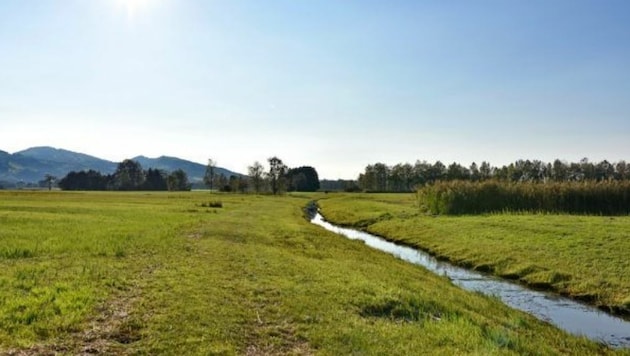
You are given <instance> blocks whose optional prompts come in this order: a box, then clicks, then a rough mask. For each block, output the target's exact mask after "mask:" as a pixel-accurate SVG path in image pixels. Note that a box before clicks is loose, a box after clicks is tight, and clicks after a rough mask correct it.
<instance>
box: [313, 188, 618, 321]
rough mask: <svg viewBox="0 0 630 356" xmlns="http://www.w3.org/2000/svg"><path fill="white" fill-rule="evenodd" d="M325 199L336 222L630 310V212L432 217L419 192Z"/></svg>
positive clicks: (472, 265)
mask: <svg viewBox="0 0 630 356" xmlns="http://www.w3.org/2000/svg"><path fill="white" fill-rule="evenodd" d="M319 203H320V206H321V207H322V210H323V213H324V215H325V216H326V218H327V219H329V220H331V221H334V222H336V223H339V224H342V225H348V226H355V227H358V228H361V229H365V230H368V231H370V232H372V233H375V234H377V235H381V236H384V237H386V238H387V239H389V240H393V241H397V242H401V243H404V244H407V245H410V246H414V247H418V248H420V249H423V250H426V251H428V252H430V253H432V254H434V255H436V256H438V257H440V258H443V259H447V260H450V261H451V262H454V263H456V264H459V265H463V266H467V267H470V268H475V269H478V270H482V271H487V272H492V273H495V274H497V275H499V276H502V277H505V278H510V279H518V280H520V281H522V282H523V283H525V284H528V285H530V286H533V287H535V288H540V289H546V290H553V291H556V292H558V293H561V294H564V295H568V296H571V297H573V298H575V299H579V300H583V301H586V302H589V303H591V304H593V305H597V306H599V307H601V308H603V309H607V310H610V311H613V312H615V313H620V314H630V259H628V251H630V216H627V215H626V216H588V215H568V214H541V213H538V214H535V213H496V214H480V215H460V216H446V215H427V214H423V213H420V209H419V207H418V200H416V196H415V195H414V194H356V195H348V194H346V195H343V194H339V195H331V197H330V198H329V199H322V200H320V201H319Z"/></svg>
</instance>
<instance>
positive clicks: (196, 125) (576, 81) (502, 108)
mask: <svg viewBox="0 0 630 356" xmlns="http://www.w3.org/2000/svg"><path fill="white" fill-rule="evenodd" d="M628 14H630V3H628V2H627V1H620V0H610V1H594V0H593V1H584V0H577V1H573V0H571V1H569V0H560V1H551V2H550V1H542V0H534V1H502V0H501V1H499V0H489V1H474V2H473V1H450V2H444V1H388V2H382V1H310V2H307V1H290V0H286V1H201V0H185V1H177V0H90V1H80V0H67V1H57V0H37V1H21V0H3V1H2V2H0V150H3V151H8V152H10V153H13V152H16V151H19V150H23V149H26V148H28V147H32V146H53V147H57V148H64V149H68V150H72V151H77V152H82V153H86V154H90V155H93V156H97V157H100V158H104V159H109V160H113V161H120V160H122V159H124V158H130V157H134V156H137V155H145V156H149V157H157V156H160V155H168V156H176V157H180V158H183V159H188V160H192V161H195V162H199V163H202V164H203V163H205V162H206V161H207V159H208V158H212V159H214V160H215V161H216V162H217V163H218V165H219V166H221V167H225V168H227V169H230V170H233V171H236V172H242V173H246V172H247V166H249V165H251V164H252V163H253V162H254V161H260V162H265V163H266V159H267V158H268V157H271V156H274V155H276V156H278V157H280V158H281V159H282V160H283V161H284V162H285V163H286V164H287V165H289V166H302V165H309V166H313V167H315V168H316V169H317V171H318V172H319V176H320V178H328V179H337V178H346V179H356V178H357V176H358V174H359V173H360V172H362V171H363V168H364V167H365V166H366V165H367V164H370V163H374V162H379V161H380V162H384V163H387V164H396V163H399V162H410V163H413V162H415V161H416V160H417V159H419V160H427V161H431V162H433V161H436V160H441V161H442V162H445V163H450V162H453V161H456V162H459V163H461V164H463V165H469V164H470V163H471V162H473V161H474V162H478V163H479V162H481V161H484V160H485V161H489V162H491V163H492V164H495V165H500V164H505V163H509V162H512V161H514V160H517V159H540V160H543V161H546V162H549V161H552V160H553V159H555V158H560V159H565V160H569V161H578V160H580V159H581V158H583V157H588V158H589V159H591V160H593V161H598V160H602V159H608V160H610V161H617V160H621V159H625V160H630V144H629V143H628V142H629V140H628V139H629V137H630V66H629V65H628V63H630V21H628Z"/></svg>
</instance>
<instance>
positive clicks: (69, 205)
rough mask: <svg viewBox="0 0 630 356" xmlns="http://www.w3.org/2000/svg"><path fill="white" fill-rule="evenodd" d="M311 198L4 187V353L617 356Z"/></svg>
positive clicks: (0, 271) (0, 339) (331, 203)
mask: <svg viewBox="0 0 630 356" xmlns="http://www.w3.org/2000/svg"><path fill="white" fill-rule="evenodd" d="M318 197H323V195H321V196H318ZM400 197H402V196H400ZM311 198H312V197H309V196H307V195H299V196H283V197H268V196H264V197H263V196H253V195H249V196H241V195H219V194H209V193H206V192H203V193H202V192H187V193H179V194H174V193H68V192H52V193H49V192H0V354H11V353H22V354H41V353H60V354H77V353H96V352H99V353H105V354H182V355H208V354H251V355H264V354H329V355H338V354H366V355H369V354H388V355H389V354H427V353H429V354H435V353H439V354H483V355H487V354H558V353H574V354H606V353H615V352H620V351H613V350H609V349H607V348H605V347H602V346H601V345H598V344H595V343H593V342H590V341H588V340H585V339H582V338H576V337H573V336H570V335H567V334H566V333H564V332H562V331H560V330H557V329H556V328H554V327H551V326H550V325H548V324H545V323H543V322H540V321H538V320H536V319H534V318H533V317H531V316H529V315H526V314H524V313H521V312H518V311H514V310H511V309H509V308H507V307H506V306H504V305H503V304H501V303H500V302H499V301H497V300H496V299H494V298H488V297H484V296H482V295H479V294H475V293H468V292H465V291H462V290H460V289H459V288H457V287H455V286H453V285H452V284H451V283H450V282H449V281H448V280H447V279H446V278H443V277H439V276H435V275H432V274H431V273H429V272H427V271H425V270H424V269H422V268H420V267H417V266H413V265H410V264H407V263H404V262H402V261H400V260H397V259H396V258H394V257H392V256H389V255H387V254H384V253H381V252H378V251H375V250H372V249H370V248H368V247H366V246H365V245H363V244H362V243H359V242H356V241H350V240H347V239H345V238H342V237H339V236H336V235H334V234H332V233H329V232H326V231H324V230H323V229H321V228H319V227H317V226H314V225H312V224H310V223H309V222H307V221H306V220H305V219H304V218H303V217H302V210H301V209H302V207H303V206H305V205H306V203H307V202H308V201H309V200H310V199H311ZM316 198H317V197H316ZM404 199H406V198H404ZM217 201H220V202H221V203H222V205H223V207H222V208H207V207H204V206H202V205H206V206H207V205H209V204H208V203H210V202H217ZM323 202H325V205H324V207H325V208H326V209H329V210H325V211H330V212H331V214H332V212H333V211H335V208H334V207H335V206H342V205H343V204H349V202H350V200H347V199H346V200H343V199H341V200H334V199H328V200H325V201H323ZM356 203H357V204H356V205H354V204H351V205H353V206H356V207H358V209H359V210H357V211H355V212H354V214H356V216H358V215H360V211H362V210H363V209H364V208H366V207H370V206H373V205H374V204H377V205H378V204H384V205H383V207H385V206H390V205H391V206H390V207H391V209H384V210H383V211H385V210H387V211H388V212H389V213H390V214H392V215H400V214H402V215H405V214H407V213H409V212H411V211H413V209H411V210H407V207H404V208H401V206H405V204H390V203H389V202H388V203H378V202H370V201H369V200H366V201H363V200H361V201H359V202H356ZM336 204H339V205H336ZM378 206H380V205H378ZM379 209H380V208H379ZM379 217H380V215H378V216H376V215H371V214H366V215H365V218H366V219H373V218H379ZM394 221H395V220H392V221H391V222H394ZM383 222H385V221H383ZM377 226H378V225H377Z"/></svg>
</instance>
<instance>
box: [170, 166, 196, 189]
mask: <svg viewBox="0 0 630 356" xmlns="http://www.w3.org/2000/svg"><path fill="white" fill-rule="evenodd" d="M167 182H168V190H170V191H188V190H190V188H191V184H190V183H189V182H188V175H187V174H186V172H184V170H183V169H177V170H175V171H173V172H172V173H171V174H169V175H168V178H167Z"/></svg>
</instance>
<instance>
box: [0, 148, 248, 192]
mask: <svg viewBox="0 0 630 356" xmlns="http://www.w3.org/2000/svg"><path fill="white" fill-rule="evenodd" d="M133 159H134V160H136V161H138V162H139V163H140V164H141V165H142V168H144V169H149V168H157V169H163V170H166V171H169V172H171V171H174V170H176V169H183V170H184V171H185V172H186V174H188V179H189V180H190V181H191V182H200V181H202V180H203V176H204V173H205V170H206V166H205V165H203V164H199V163H195V162H191V161H186V160H183V159H180V158H176V157H167V156H162V157H158V158H147V157H144V156H138V157H136V158H133ZM117 165H118V163H117V162H112V161H108V160H104V159H101V158H98V157H93V156H90V155H86V154H83V153H78V152H72V151H68V150H64V149H59V148H53V147H32V148H28V149H26V150H23V151H19V152H15V153H13V154H10V153H8V152H5V151H1V150H0V186H1V185H4V186H12V185H15V183H17V182H23V183H37V182H39V181H40V180H42V179H44V176H45V175H46V174H51V175H53V176H56V177H57V178H62V177H64V176H65V175H66V174H68V172H71V171H82V170H89V169H93V170H95V171H99V172H101V173H103V174H111V173H114V171H116V166H117ZM216 172H217V174H225V175H226V176H230V175H232V174H234V175H240V174H238V173H234V172H232V171H229V170H227V169H224V168H220V167H217V170H216Z"/></svg>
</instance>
